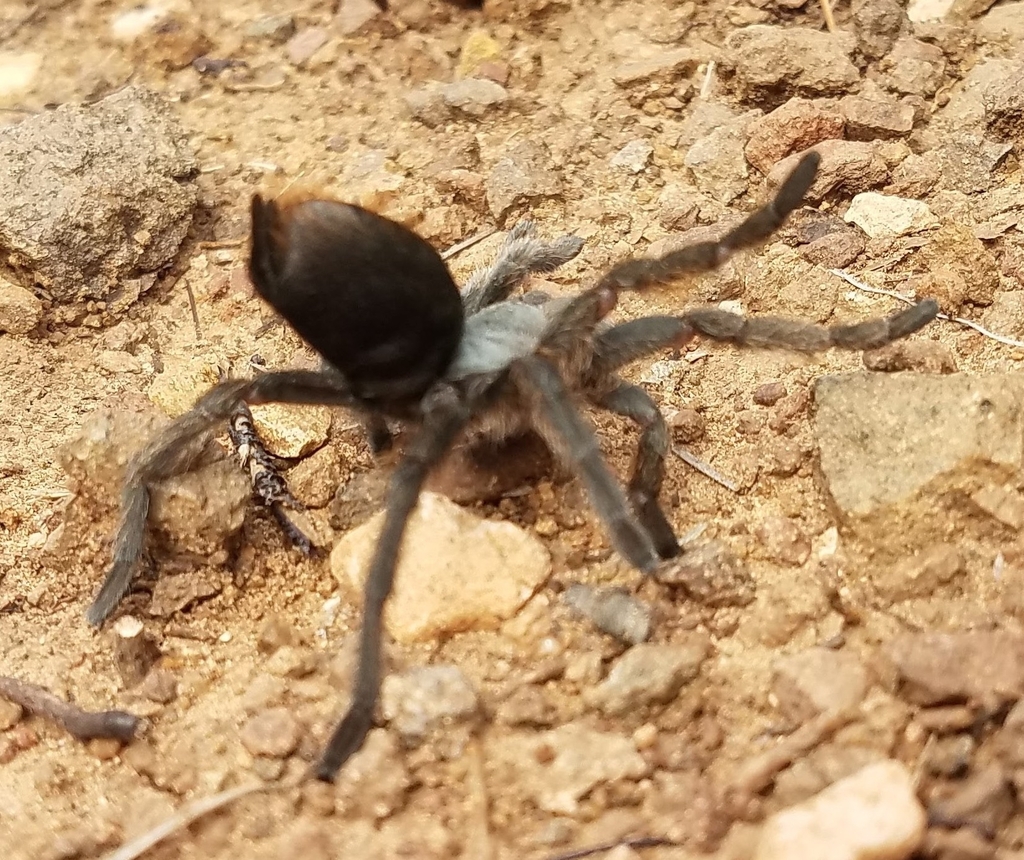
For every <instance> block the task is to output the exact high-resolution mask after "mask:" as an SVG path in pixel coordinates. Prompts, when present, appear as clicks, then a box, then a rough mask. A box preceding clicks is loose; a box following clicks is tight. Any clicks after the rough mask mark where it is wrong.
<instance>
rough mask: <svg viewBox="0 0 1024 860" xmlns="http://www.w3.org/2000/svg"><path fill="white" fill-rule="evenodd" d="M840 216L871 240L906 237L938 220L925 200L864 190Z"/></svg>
mask: <svg viewBox="0 0 1024 860" xmlns="http://www.w3.org/2000/svg"><path fill="white" fill-rule="evenodd" d="M843 217H844V219H845V220H846V222H847V223H849V224H856V225H857V226H858V227H860V229H861V230H863V231H864V232H865V233H867V234H868V236H870V237H871V238H872V239H875V238H878V237H879V236H907V235H909V234H911V233H920V232H921V231H922V230H928V229H930V228H932V227H938V226H939V219H938V218H936V217H935V213H934V212H932V210H931V209H929V208H928V204H927V203H922V202H921V201H920V200H907V199H906V198H905V197H892V196H890V195H888V194H878V193H876V192H874V191H865V192H863V193H861V194H858V195H857V196H856V197H854V198H853V202H852V203H850V208H849V209H847V210H846V215H845V216H843Z"/></svg>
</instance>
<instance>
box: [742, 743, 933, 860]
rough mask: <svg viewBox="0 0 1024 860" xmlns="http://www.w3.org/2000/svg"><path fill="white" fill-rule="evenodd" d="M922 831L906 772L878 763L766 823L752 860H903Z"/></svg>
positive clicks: (922, 814)
mask: <svg viewBox="0 0 1024 860" xmlns="http://www.w3.org/2000/svg"><path fill="white" fill-rule="evenodd" d="M924 830H925V812H924V809H923V808H922V807H921V804H920V803H919V802H918V800H917V796H916V795H915V793H914V780H913V778H912V777H911V775H910V773H909V772H908V771H907V769H906V768H905V767H904V766H903V765H902V764H900V763H899V762H896V761H882V762H878V763H877V764H872V765H868V766H867V767H865V768H863V769H861V770H859V771H857V772H856V773H855V774H853V775H852V776H848V777H846V778H845V779H842V780H840V781H839V782H836V783H833V784H832V785H830V786H829V787H828V788H826V789H825V790H824V791H822V792H820V793H819V794H816V795H815V796H814V797H812V798H810V799H809V800H806V801H804V802H803V803H799V804H797V805H796V806H791V807H790V808H789V809H784V810H783V811H782V812H778V813H776V814H775V815H773V816H772V817H771V818H769V819H768V821H767V823H766V824H765V826H764V829H763V830H762V831H761V839H760V841H759V842H758V844H757V849H756V850H755V852H754V860H795V858H798V857H806V858H808V860H809V858H812V857H813V858H814V860H903V858H906V857H909V856H910V855H911V854H913V853H914V851H915V850H916V849H917V846H918V844H919V843H920V841H921V839H922V837H923V836H924Z"/></svg>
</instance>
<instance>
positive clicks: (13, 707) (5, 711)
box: [0, 698, 24, 732]
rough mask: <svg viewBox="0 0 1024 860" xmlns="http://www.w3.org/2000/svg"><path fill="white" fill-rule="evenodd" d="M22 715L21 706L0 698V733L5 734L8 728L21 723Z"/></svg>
mask: <svg viewBox="0 0 1024 860" xmlns="http://www.w3.org/2000/svg"><path fill="white" fill-rule="evenodd" d="M23 715H24V711H23V710H22V707H21V705H19V704H17V703H15V702H10V701H8V700H7V699H4V698H0V732H6V731H7V730H8V729H9V728H12V727H14V726H16V725H17V724H18V723H19V722H21V718H22V716H23Z"/></svg>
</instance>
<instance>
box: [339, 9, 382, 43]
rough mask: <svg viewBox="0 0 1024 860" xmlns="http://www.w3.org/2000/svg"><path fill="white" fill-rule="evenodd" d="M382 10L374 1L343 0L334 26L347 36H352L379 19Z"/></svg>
mask: <svg viewBox="0 0 1024 860" xmlns="http://www.w3.org/2000/svg"><path fill="white" fill-rule="evenodd" d="M380 14H381V8H380V6H378V5H377V4H376V3H374V2H373V0H341V2H340V3H339V4H338V11H337V12H336V13H335V15H334V25H335V26H336V27H337V28H338V31H339V32H340V33H342V34H343V35H345V36H352V35H355V34H356V33H358V32H359V31H360V30H362V29H363V28H364V27H365V26H366V25H367V24H369V23H370V22H371V21H373V20H374V19H375V18H377V17H379V16H380Z"/></svg>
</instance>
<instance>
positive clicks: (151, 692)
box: [139, 669, 178, 705]
mask: <svg viewBox="0 0 1024 860" xmlns="http://www.w3.org/2000/svg"><path fill="white" fill-rule="evenodd" d="M139 693H140V694H141V695H142V696H145V697H146V698H147V699H149V700H150V701H151V702H157V703H158V704H161V705H167V704H170V703H171V702H173V701H174V700H175V699H176V698H177V696H178V679H177V678H175V677H174V674H173V673H172V672H169V671H167V669H153V670H152V671H151V672H150V673H149V674H148V675H146V677H145V678H144V679H143V681H142V684H141V685H140V686H139Z"/></svg>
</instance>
